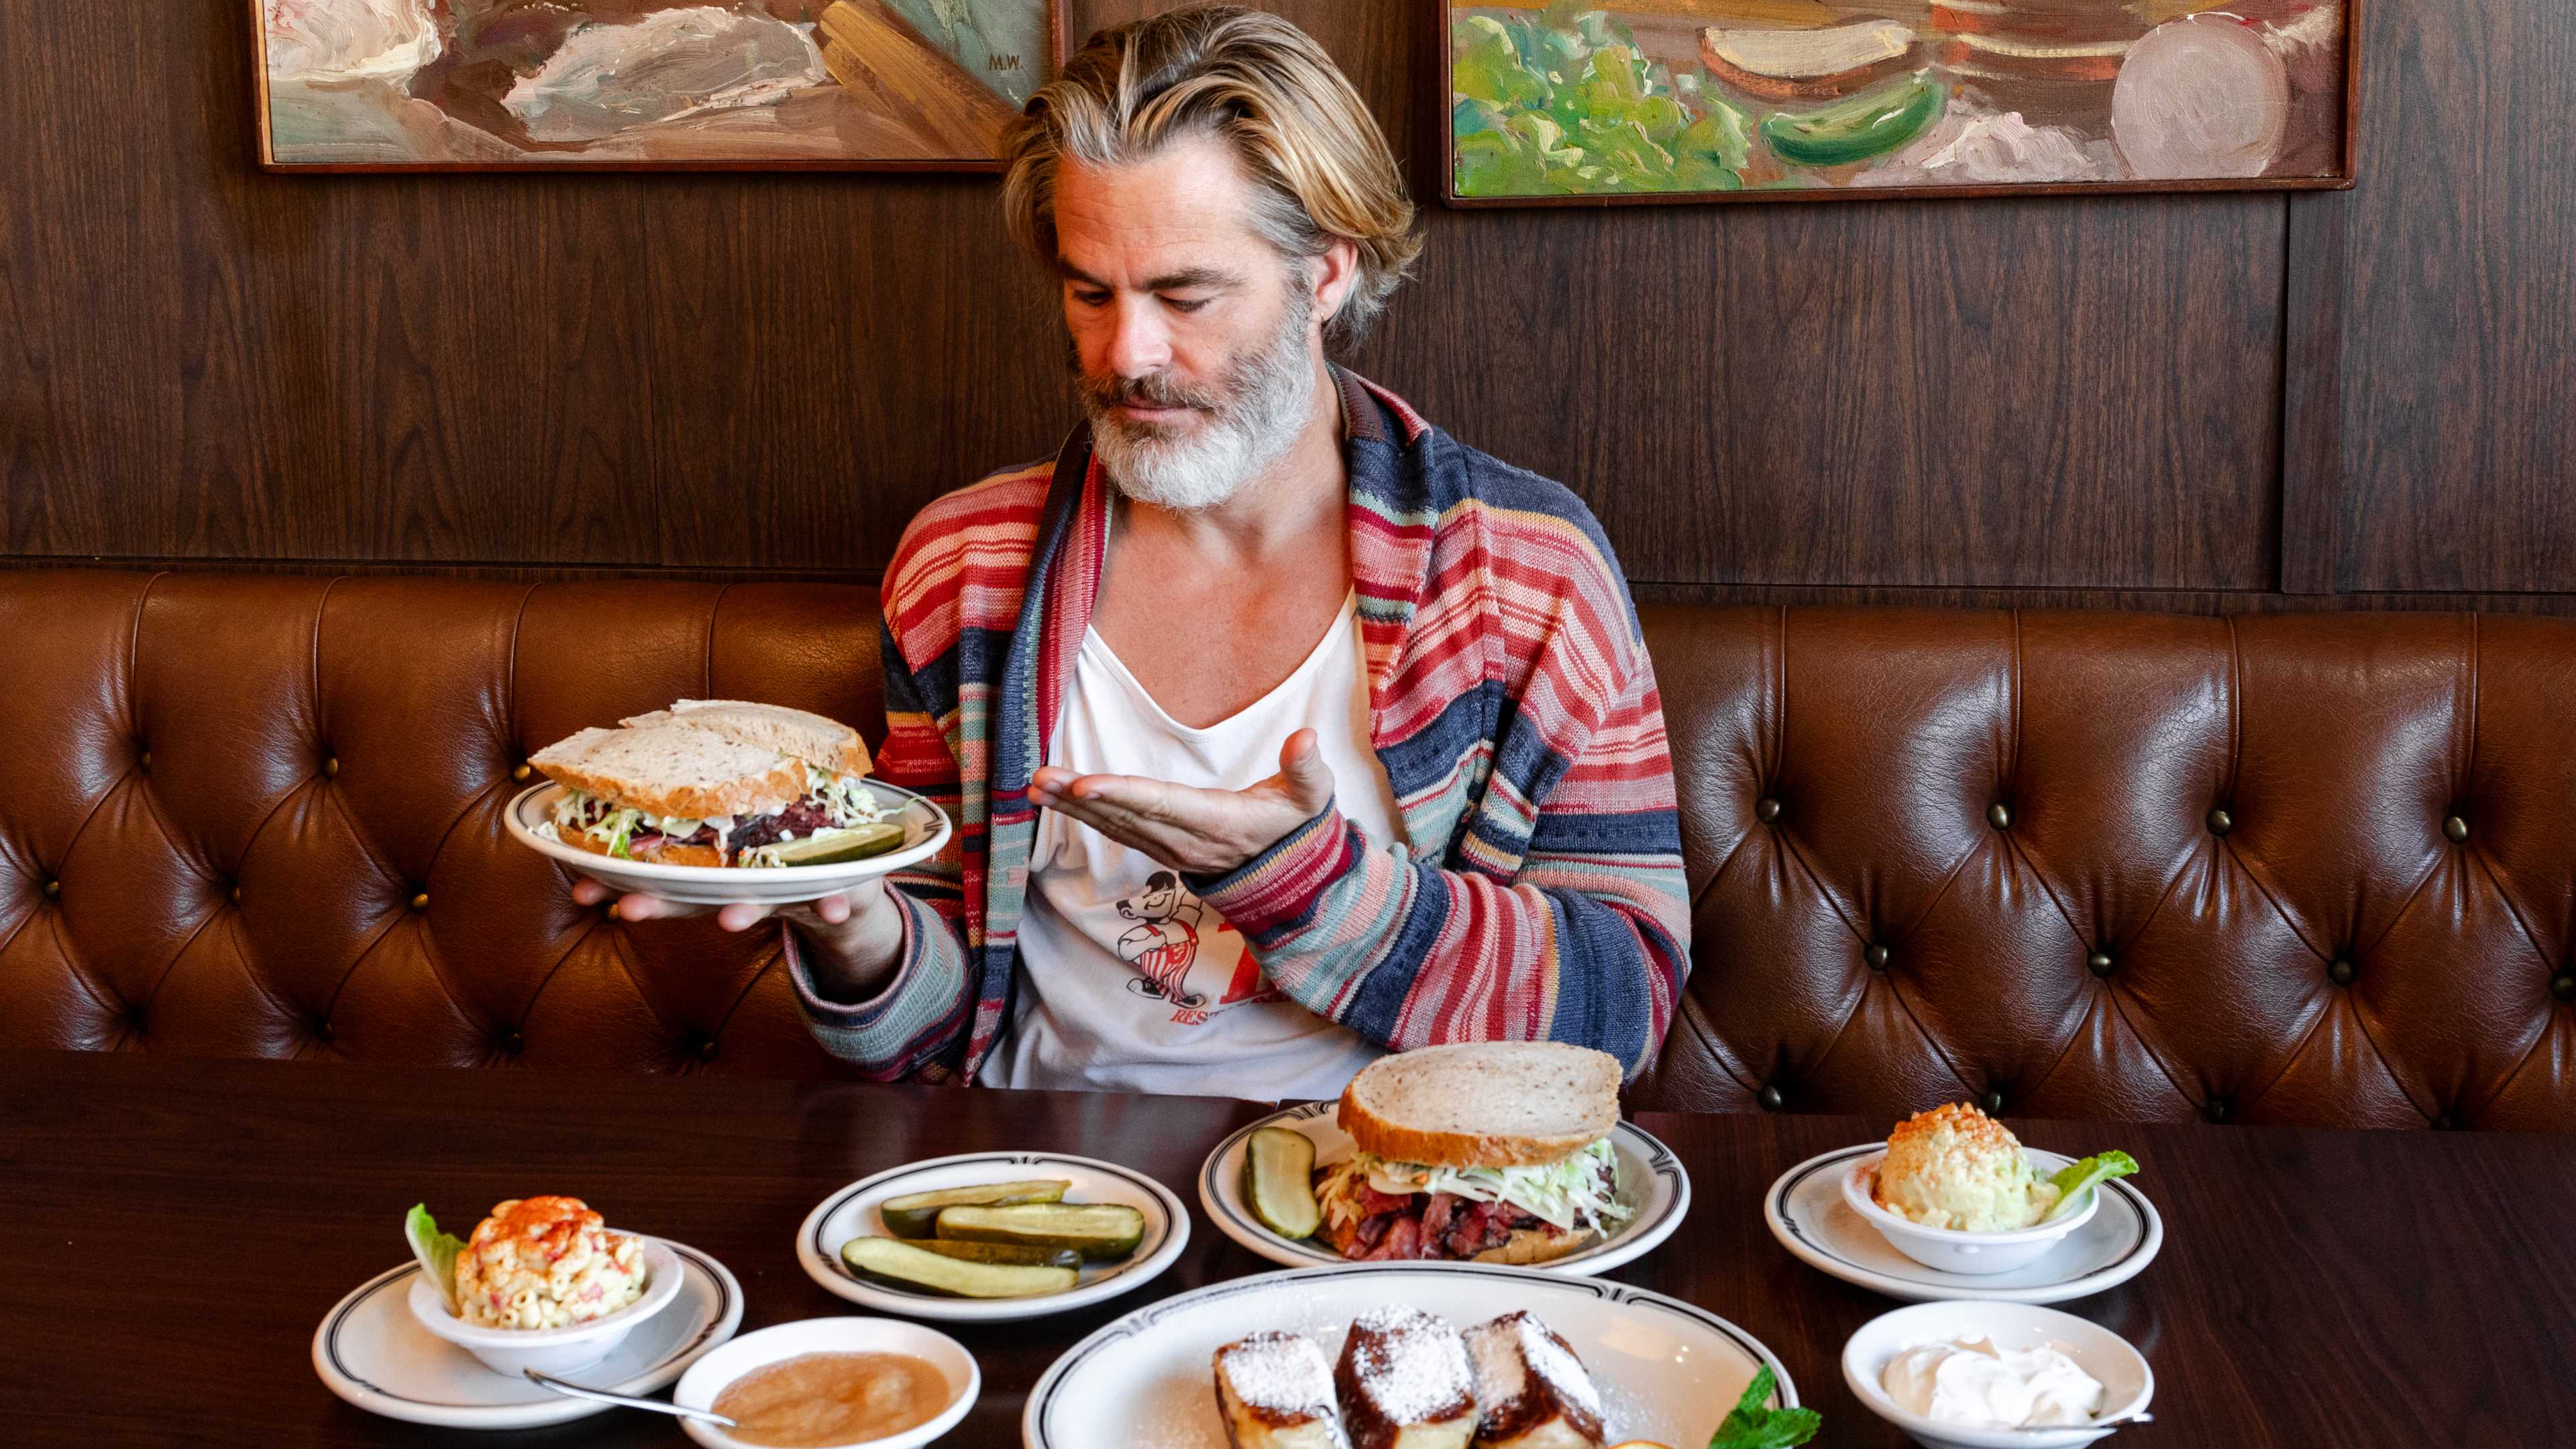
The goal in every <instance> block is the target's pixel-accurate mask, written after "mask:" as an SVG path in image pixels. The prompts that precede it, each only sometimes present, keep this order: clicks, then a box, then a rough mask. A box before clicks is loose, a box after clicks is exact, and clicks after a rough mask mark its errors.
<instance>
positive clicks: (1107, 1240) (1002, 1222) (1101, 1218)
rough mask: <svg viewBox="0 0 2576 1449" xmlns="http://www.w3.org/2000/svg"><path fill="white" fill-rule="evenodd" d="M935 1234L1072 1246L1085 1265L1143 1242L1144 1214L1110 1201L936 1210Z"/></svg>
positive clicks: (1113, 1257)
mask: <svg viewBox="0 0 2576 1449" xmlns="http://www.w3.org/2000/svg"><path fill="white" fill-rule="evenodd" d="M939 1236H941V1237H943V1238H948V1239H951V1240H954V1241H957V1242H964V1243H1024V1244H1028V1245H1030V1246H1033V1247H1041V1248H1071V1249H1073V1250H1074V1251H1075V1252H1077V1253H1080V1254H1081V1255H1082V1260H1083V1261H1084V1262H1086V1263H1114V1262H1116V1261H1118V1260H1119V1259H1121V1258H1124V1257H1126V1256H1127V1255H1128V1254H1130V1253H1133V1252H1135V1251H1136V1245H1137V1244H1139V1243H1141V1242H1143V1241H1144V1240H1145V1215H1144V1214H1143V1213H1140V1212H1138V1211H1137V1210H1136V1209H1134V1208H1131V1207H1128V1206H1125V1205H1124V1204H1121V1203H1110V1202H1084V1203H1071V1202H1050V1203H1031V1204H1028V1205H1026V1206H1020V1207H973V1206H969V1207H953V1208H946V1209H943V1210H942V1211H941V1212H940V1214H939Z"/></svg>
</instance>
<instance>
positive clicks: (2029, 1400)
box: [1843, 1303, 2156, 1449]
mask: <svg viewBox="0 0 2576 1449" xmlns="http://www.w3.org/2000/svg"><path fill="white" fill-rule="evenodd" d="M1843 1382H1844V1383H1846V1384H1848V1385H1849V1386H1850V1387H1851V1391H1852V1394H1853V1395H1854V1396H1855V1397H1857V1398H1858V1399H1859V1400H1860V1401H1861V1402H1862V1403H1863V1404H1865V1405H1867V1406H1868V1407H1869V1410H1870V1412H1871V1413H1874V1414H1876V1415H1878V1416H1879V1417H1880V1418H1882V1419H1885V1420H1886V1421H1888V1422H1889V1423H1891V1424H1894V1425H1895V1426H1896V1427H1898V1428H1900V1429H1902V1430H1904V1431H1905V1432H1906V1433H1907V1434H1909V1435H1911V1436H1913V1439H1914V1442H1915V1443H1917V1444H1921V1445H1924V1446H1926V1449H2074V1446H2075V1445H2078V1444H2090V1443H2092V1442H2093V1441H2094V1440H2096V1439H2100V1438H2102V1437H2103V1436H2105V1435H2107V1434H2109V1433H2111V1432H2112V1421H2115V1420H2122V1419H2128V1418H2131V1417H2133V1416H2135V1415H2137V1414H2139V1413H2141V1412H2143V1411H2144V1410H2145V1409H2146V1407H2147V1402H2148V1401H2149V1400H2150V1399H2152V1398H2154V1397H2155V1392H2156V1375H2155V1371H2154V1370H2153V1369H2151V1368H2149V1367H2147V1360H2146V1357H2145V1355H2143V1354H2141V1353H2139V1352H2138V1351H2137V1350H2136V1349H2135V1348H2133V1347H2131V1346H2130V1344H2129V1341H2128V1340H2127V1339H2125V1338H2122V1337H2121V1336H2120V1335H2118V1334H2116V1333H2113V1332H2112V1331H2111V1330H2109V1329H2107V1328H2104V1327H2102V1326H2101V1325H2099V1324H2096V1323H2092V1322H2090V1321H2088V1320H2086V1319H2082V1318H2078V1317H2076V1316H2075V1315H2074V1314H2072V1313H2061V1312H2059V1311H2058V1310H2056V1309H2054V1308H2042V1307H2039V1306H2038V1305H2036V1304H2029V1303H1917V1304H1915V1305H1913V1306H1912V1307H1910V1308H1900V1309H1897V1310H1896V1311H1895V1312H1893V1313H1887V1314H1882V1315H1880V1316H1879V1317H1877V1318H1874V1319H1871V1320H1870V1321H1869V1322H1868V1323H1866V1324H1863V1325H1862V1326H1861V1330H1860V1331H1859V1332H1858V1333H1855V1334H1853V1335H1852V1336H1851V1340H1850V1342H1848V1343H1845V1344H1844V1345H1843Z"/></svg>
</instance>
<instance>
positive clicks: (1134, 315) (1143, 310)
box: [1103, 297, 1172, 377]
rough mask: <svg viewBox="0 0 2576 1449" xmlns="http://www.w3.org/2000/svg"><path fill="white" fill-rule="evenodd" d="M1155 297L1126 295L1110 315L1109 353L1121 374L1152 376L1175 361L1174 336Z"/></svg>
mask: <svg viewBox="0 0 2576 1449" xmlns="http://www.w3.org/2000/svg"><path fill="white" fill-rule="evenodd" d="M1161 310H1162V309H1161V308H1159V307H1157V306H1155V305H1154V299H1153V298H1151V297H1122V298H1120V299H1119V300H1118V304H1117V307H1116V309H1115V310H1114V311H1113V313H1112V314H1111V317H1110V324H1109V329H1110V330H1109V355H1108V357H1106V358H1105V359H1103V360H1104V361H1106V362H1107V363H1108V364H1109V370H1110V371H1111V372H1112V373H1114V374H1116V375H1117V376H1119V377H1151V376H1152V375H1154V374H1155V373H1158V372H1160V371H1162V370H1163V368H1164V367H1165V366H1166V365H1167V364H1169V363H1170V362H1171V360H1172V335H1171V333H1170V331H1169V330H1168V329H1166V328H1165V327H1164V325H1163V319H1162V316H1161Z"/></svg>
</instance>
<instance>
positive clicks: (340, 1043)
mask: <svg viewBox="0 0 2576 1449" xmlns="http://www.w3.org/2000/svg"><path fill="white" fill-rule="evenodd" d="M875 608H876V598H875V595H874V593H873V592H872V591H869V590H865V589H857V588H849V587H839V586H826V585H813V584H737V585H732V586H715V585H703V586H701V585H686V584H638V583H627V582H616V583H557V584H543V585H535V586H528V585H516V584H494V583H467V582H457V581H448V580H429V579H406V578H345V579H337V580H331V579H320V578H294V577H261V576H218V575H205V574H165V575H159V576H151V575H143V574H121V573H110V572H89V571H63V572H12V573H6V574H0V671H5V673H0V677H5V678H6V679H7V681H8V682H9V684H10V686H11V689H12V693H13V699H12V704H13V709H12V716H13V717H14V718H15V719H16V720H17V721H18V728H17V731H16V736H15V739H14V741H13V747H12V748H10V749H8V750H7V751H5V752H0V1045H5V1046H21V1047H24V1046H34V1047H61V1048H73V1049H83V1050H119V1051H151V1052H169V1053H174V1054H188V1055H229V1056H244V1055H252V1056H272V1057H346V1058H354V1059H358V1060H364V1061H383V1062H410V1063H436V1064H451V1065H484V1066H495V1067H514V1066H525V1067H552V1068H592V1069H624V1070H639V1071H658V1072H682V1071H685V1072H728V1073H742V1074H749V1075H762V1076H827V1075H833V1074H837V1073H838V1072H839V1071H840V1068H839V1066H838V1064H837V1063H835V1062H834V1061H833V1060H832V1059H831V1058H829V1057H827V1056H826V1055H824V1054H823V1053H822V1052H821V1051H820V1050H819V1049H818V1048H817V1047H816V1046H815V1045H814V1043H813V1042H812V1040H811V1038H810V1037H808V1036H807V1034H806V1032H805V1030H804V1027H803V1025H802V1023H801V1021H800V1020H799V1018H798V1016H797V1013H796V1010H795V1006H794V1004H793V1000H792V998H791V995H790V993H789V992H788V990H787V989H786V983H785V982H784V981H782V980H781V979H780V977H779V974H778V972H777V969H776V951H775V942H774V940H773V939H772V938H771V937H770V936H769V935H768V934H767V933H766V932H753V933H750V934H748V935H745V936H740V937H733V936H726V935H724V934H723V933H722V932H719V931H716V930H715V929H714V928H713V927H712V926H707V927H703V928H691V927H675V926H672V925H670V924H669V923H659V924H654V925H647V926H633V927H630V926H627V925H625V924H622V923H619V922H617V921H615V920H613V919H609V918H607V917H605V916H604V915H603V913H601V912H599V911H595V910H593V911H586V910H582V909H580V908H578V907H576V906H574V905H573V904H572V902H571V901H570V899H569V898H568V897H567V896H566V894H565V891H564V885H565V878H564V876H563V875H562V874H561V873H560V872H559V871H558V869H557V868H556V867H555V866H554V865H553V864H552V863H550V862H548V861H546V860H544V859H542V858H541V857H538V856H536V855H534V854H533V853H531V852H528V851H525V850H522V849H520V848H519V847H518V846H516V845H515V844H513V843H511V842H510V841H509V840H508V839H507V838H506V837H505V835H504V834H503V832H502V829H501V825H500V810H501V807H502V805H503V803H504V802H505V801H506V800H508V798H509V797H510V795H511V794H512V793H513V792H514V791H515V790H517V789H518V788H520V782H521V781H522V780H523V779H524V778H525V777H526V772H525V760H526V756H527V753H528V751H529V750H531V749H533V748H535V747H538V746H541V745H543V744H545V743H547V742H548V741H551V740H554V739H556V738H559V737H561V736H563V735H566V734H569V733H571V732H572V731H573V730H575V729H577V728H579V727H581V726H583V725H587V724H596V723H602V722H605V721H608V720H612V719H614V718H616V717H618V716H620V715H624V714H632V713H636V712H639V711H642V710H646V709H650V708H653V707H655V706H658V705H661V704H663V703H666V702H668V701H669V700H671V699H673V698H676V697H680V696H684V695H691V696H719V697H723V696H733V697H752V698H760V699H768V700H775V701H778V702H780V703H785V704H793V705H799V706H802V707H805V708H809V709H814V710H818V711H821V712H823V713H825V714H830V715H834V716H837V717H840V718H845V719H848V720H851V721H853V722H855V723H860V724H861V725H862V727H863V728H866V729H868V730H870V731H871V734H872V735H873V733H874V731H875V729H876V728H877V725H876V721H877V719H878V715H879V713H880V701H879V698H878V681H877V674H876V657H875V649H876V637H875ZM1645 619H1646V630H1647V634H1648V636H1649V640H1650V643H1651V645H1652V648H1653V651H1654V656H1655V660H1656V664H1657V668H1658V670H1659V672H1660V674H1661V676H1662V681H1663V688H1664V708H1665V713H1666V718H1667V720H1668V721H1669V724H1670V726H1671V731H1672V738H1673V749H1674V758H1675V763H1676V767H1677V769H1678V771H1679V775H1680V783H1681V793H1682V799H1683V809H1682V826H1683V839H1684V846H1685V851H1686V854H1687V856H1688V864H1689V879H1690V888H1691V891H1692V894H1693V899H1694V902H1695V906H1696V922H1697V939H1696V942H1695V948H1694V955H1695V957H1696V965H1695V967H1694V969H1693V972H1692V975H1691V980H1690V986H1689V999H1688V1003H1687V1006H1686V1009H1685V1010H1684V1012H1683V1014H1682V1017H1681V1019H1680V1020H1679V1021H1678V1022H1677V1023H1676V1025H1675V1027H1674V1030H1673V1033H1672V1035H1671V1037H1670V1038H1669V1040H1668V1042H1667V1044H1666V1047H1665V1050H1664V1053H1663V1057H1662V1060H1661V1061H1660V1062H1659V1063H1658V1064H1657V1066H1656V1068H1655V1069H1654V1071H1653V1072H1652V1073H1651V1074H1650V1075H1649V1076H1648V1077H1647V1079H1646V1080H1645V1081H1644V1082H1643V1083H1641V1084H1640V1086H1639V1088H1638V1090H1637V1092H1636V1096H1635V1100H1636V1102H1637V1104H1638V1105H1640V1106H1661V1107H1687V1108H1703V1109H1754V1108H1757V1107H1764V1108H1772V1109H1785V1110H1791V1111H1796V1110H1834V1111H1860V1112H1868V1113H1872V1114H1876V1115H1887V1114H1890V1113H1894V1112H1898V1111H1901V1110H1906V1109H1911V1108H1917V1107H1922V1106H1925V1105H1929V1104H1931V1103H1934V1102H1937V1101H1940V1100H1943V1099H1957V1098H1963V1097H1966V1098H1976V1099H1980V1100H1983V1101H1985V1102H1986V1103H1987V1105H1988V1106H1989V1107H2000V1108H2001V1109H2002V1110H2004V1111H2006V1112H2010V1113H2016V1114H2024V1115H2036V1116H2097V1117H2122V1118H2133V1119H2179V1118H2188V1117H2194V1116H2201V1117H2207V1118H2209V1119H2212V1120H2225V1121H2262V1122H2289V1123H2300V1124H2308V1125H2357V1126H2414V1127H2421V1126H2425V1125H2428V1124H2432V1125H2445V1126H2454V1125H2455V1126H2462V1127H2481V1128H2494V1129H2511V1130H2558V1131H2564V1130H2576V960H2571V951H2576V623H2569V622H2563V621H2544V620H2527V619H2513V618H2499V617H2494V616H2472V615H2454V614H2412V615H2409V614H2372V615H2364V614H2329V615H2308V616H2280V617H2248V618H2239V619H2234V620H2223V619H2202V618H2187V617H2178V616H2177V617H2168V616H2156V615H2125V614H2089V613H2074V612H2056V613H2050V612H2033V613H2020V614H2015V613H2004V612H1971V611H1932V610H1924V611H1913V610H1840V609H1791V610H1787V611H1782V610H1777V609H1717V608H1681V607H1655V608H1649V609H1647V610H1646V611H1645Z"/></svg>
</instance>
